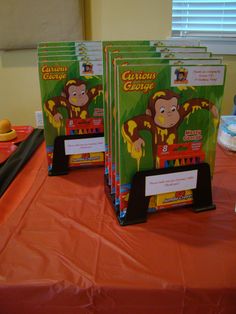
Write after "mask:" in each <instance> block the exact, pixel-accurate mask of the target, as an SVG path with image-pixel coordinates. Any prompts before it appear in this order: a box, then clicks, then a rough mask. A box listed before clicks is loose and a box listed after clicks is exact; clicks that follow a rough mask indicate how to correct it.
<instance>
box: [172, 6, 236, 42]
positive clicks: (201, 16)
mask: <svg viewBox="0 0 236 314" xmlns="http://www.w3.org/2000/svg"><path fill="white" fill-rule="evenodd" d="M172 36H188V37H189V36H208V37H209V36H210V37H236V1H232V0H226V1H221V0H214V1H213V0H206V1H198V0H185V1H184V0H173V3H172Z"/></svg>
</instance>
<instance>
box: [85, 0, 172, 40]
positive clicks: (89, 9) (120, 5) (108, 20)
mask: <svg viewBox="0 0 236 314" xmlns="http://www.w3.org/2000/svg"><path fill="white" fill-rule="evenodd" d="M171 6H172V1H171V0H165V1H163V0H148V1H140V0H119V1H117V0H86V1H85V12H86V16H85V21H86V27H85V33H86V37H87V39H91V40H115V39H153V38H159V39H165V38H166V37H168V36H170V35H171Z"/></svg>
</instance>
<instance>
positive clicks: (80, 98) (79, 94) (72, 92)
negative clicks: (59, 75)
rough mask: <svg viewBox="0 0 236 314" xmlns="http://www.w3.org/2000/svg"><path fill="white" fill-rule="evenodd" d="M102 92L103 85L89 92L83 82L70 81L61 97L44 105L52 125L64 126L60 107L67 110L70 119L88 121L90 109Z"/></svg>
mask: <svg viewBox="0 0 236 314" xmlns="http://www.w3.org/2000/svg"><path fill="white" fill-rule="evenodd" d="M101 91H102V85H97V86H95V87H93V88H91V89H90V90H87V87H86V83H85V82H84V81H82V80H78V79H71V80H69V81H68V82H67V83H66V85H65V87H64V90H63V91H62V93H61V96H56V97H53V98H51V99H49V100H47V101H46V102H45V104H44V109H45V111H46V113H47V115H48V117H49V121H50V123H52V125H53V126H54V127H55V128H59V127H61V126H62V120H63V116H62V114H61V113H60V112H59V111H58V109H59V108H60V107H64V108H66V110H67V113H68V117H69V118H71V119H73V118H80V119H86V118H88V107H89V104H90V103H91V101H92V100H93V99H95V98H96V97H97V96H98V95H99V94H100V92H101Z"/></svg>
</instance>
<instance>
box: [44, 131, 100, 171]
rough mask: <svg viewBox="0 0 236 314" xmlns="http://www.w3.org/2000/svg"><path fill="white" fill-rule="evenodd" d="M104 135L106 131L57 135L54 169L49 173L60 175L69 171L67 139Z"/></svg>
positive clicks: (53, 161)
mask: <svg viewBox="0 0 236 314" xmlns="http://www.w3.org/2000/svg"><path fill="white" fill-rule="evenodd" d="M103 136H104V133H94V134H78V135H60V136H57V137H56V138H55V141H54V150H53V160H52V169H51V170H50V171H49V175H51V176H58V175H64V174H67V173H68V172H69V155H66V154H65V140H76V139H84V138H95V137H103Z"/></svg>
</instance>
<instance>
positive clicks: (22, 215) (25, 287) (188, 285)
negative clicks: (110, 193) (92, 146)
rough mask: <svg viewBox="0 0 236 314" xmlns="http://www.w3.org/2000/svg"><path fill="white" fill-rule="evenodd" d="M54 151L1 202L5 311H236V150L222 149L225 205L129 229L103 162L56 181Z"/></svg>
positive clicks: (217, 193)
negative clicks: (114, 203) (50, 163)
mask: <svg viewBox="0 0 236 314" xmlns="http://www.w3.org/2000/svg"><path fill="white" fill-rule="evenodd" d="M45 156H46V154H45V147H44V145H42V146H41V147H40V148H39V149H38V150H37V152H36V154H34V156H33V157H32V158H31V160H30V161H29V162H28V163H27V165H26V166H25V167H24V169H23V170H22V171H21V172H20V173H19V174H18V176H17V177H16V179H15V180H14V182H13V183H12V184H11V186H10V187H9V188H8V190H7V192H6V193H5V194H4V196H3V197H2V198H1V199H0V221H1V225H0V313H1V314H15V313H17V314H19V313H24V314H28V313H30V314H38V313H40V314H41V313H43V314H54V313H55V314H62V313H66V314H78V313H112V314H115V313H119V314H120V313H121V314H122V313H127V314H130V313H131V314H132V313H135V314H139V313H141V314H143V313H149V314H150V313H158V314H180V313H181V314H183V313H184V314H188V313H198V314H208V313H211V314H213V313H214V314H216V313H221V314H226V313H231V314H235V313H236V213H235V202H236V184H235V178H236V156H228V155H226V154H225V153H224V152H223V151H221V150H220V149H218V151H217V160H216V168H215V175H214V180H213V199H214V202H215V203H216V206H217V209H216V210H213V211H208V212H202V213H198V214H196V213H193V212H192V211H191V210H190V209H186V208H185V209H183V208H182V209H181V208H179V209H177V210H170V211H162V212H159V213H157V214H152V215H150V216H149V217H148V221H147V223H144V224H139V225H132V226H127V227H121V226H120V225H119V224H118V222H117V220H116V217H115V214H114V211H113V208H112V207H111V205H110V203H109V201H108V200H107V197H106V195H105V194H104V185H103V169H102V168H97V169H86V170H85V169H84V170H73V171H70V173H69V174H68V175H66V176H61V177H48V176H47V165H46V157H45Z"/></svg>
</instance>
